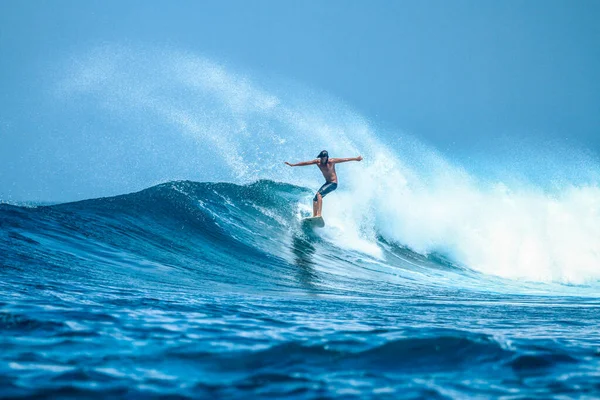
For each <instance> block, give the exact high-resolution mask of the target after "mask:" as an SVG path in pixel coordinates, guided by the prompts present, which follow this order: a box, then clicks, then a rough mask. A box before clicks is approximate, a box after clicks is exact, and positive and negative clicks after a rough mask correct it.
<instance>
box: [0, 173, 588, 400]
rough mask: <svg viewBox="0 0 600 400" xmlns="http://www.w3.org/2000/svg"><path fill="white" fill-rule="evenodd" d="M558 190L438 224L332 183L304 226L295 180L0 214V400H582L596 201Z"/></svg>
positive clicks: (182, 185)
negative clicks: (316, 224)
mask: <svg viewBox="0 0 600 400" xmlns="http://www.w3.org/2000/svg"><path fill="white" fill-rule="evenodd" d="M339 168H340V170H341V168H343V167H342V166H340V167H339ZM342 182H343V181H342ZM315 184H316V183H315ZM409 186H410V185H409ZM572 190H573V191H572V192H569V193H567V194H564V196H563V197H560V198H559V197H557V196H554V197H549V198H548V200H547V202H546V203H540V202H539V201H537V200H536V199H539V197H536V196H537V195H535V194H531V193H527V196H522V195H515V194H514V193H513V194H510V193H507V192H506V191H503V192H501V193H500V194H498V192H497V191H495V192H493V193H496V194H495V196H496V197H493V196H491V197H490V196H488V197H486V200H485V201H481V202H477V201H475V200H473V199H474V197H476V196H474V195H473V196H470V199H471V200H472V201H471V203H469V210H472V209H473V207H475V208H478V209H476V210H472V212H473V214H471V217H472V219H471V220H461V218H458V219H455V220H452V221H450V220H449V219H448V217H447V218H446V219H443V218H441V215H442V214H439V213H438V214H436V208H435V207H428V206H427V199H425V198H421V200H420V201H418V202H415V201H413V202H411V210H404V207H406V206H408V205H406V204H403V203H402V199H401V198H400V197H396V198H395V200H394V202H393V203H380V204H379V207H378V208H377V210H378V211H373V212H364V207H367V209H368V206H367V205H365V204H367V203H368V204H372V203H373V202H372V201H371V202H370V203H369V202H367V203H364V204H363V203H361V201H363V200H364V201H366V200H365V199H368V198H370V199H371V200H372V199H373V197H369V196H375V198H380V197H381V195H380V194H378V192H377V190H375V189H374V190H371V191H370V192H372V195H371V194H368V193H367V192H359V193H361V194H360V195H358V196H357V195H351V192H350V191H349V189H348V188H344V186H343V185H340V189H338V191H336V192H334V193H332V194H330V195H329V196H328V197H327V198H326V199H325V200H324V203H325V208H324V214H323V215H324V217H325V221H326V224H327V225H326V226H325V227H324V228H323V229H315V230H312V229H306V228H303V226H302V224H301V222H300V221H301V218H302V217H304V216H307V215H308V213H309V211H308V210H309V209H310V201H311V198H312V196H313V194H314V191H313V188H307V187H304V186H301V185H293V184H289V183H283V182H276V181H273V180H258V181H255V182H252V183H248V184H241V185H240V184H233V183H226V182H220V183H218V182H217V183H215V182H213V183H199V182H192V181H172V182H166V183H163V184H160V185H157V186H153V187H149V188H147V189H145V190H142V191H139V192H135V193H130V194H124V195H120V196H115V197H105V198H97V199H90V200H84V201H78V202H70V203H63V204H54V205H41V206H40V205H38V206H35V205H28V206H24V205H11V204H2V205H0V332H1V334H0V348H1V349H2V351H1V352H0V397H1V398H6V399H8V398H14V399H29V398H31V399H33V398H35V399H44V398H48V399H57V398H65V399H67V398H69V399H71V398H72V399H82V398H90V399H91V398H110V399H119V398H122V399H137V398H172V399H187V398H284V397H285V398H295V399H317V398H318V399H352V398H356V399H369V398H372V399H388V398H389V399H392V398H393V399H396V398H406V399H471V398H473V399H475V398H476V399H482V398H505V399H521V398H522V399H533V398H540V399H547V398H563V399H567V398H589V399H592V398H598V397H600V373H599V371H600V352H599V348H598V343H600V342H599V340H600V337H599V327H600V317H599V315H600V314H599V311H600V310H599V307H600V301H599V300H600V297H599V296H598V288H599V286H598V284H597V282H598V275H600V273H599V272H597V271H596V270H597V268H598V262H597V260H598V257H599V256H598V254H599V253H597V252H596V253H595V252H594V251H596V250H597V248H598V247H597V246H598V243H597V239H598V236H595V237H594V236H593V232H594V229H597V228H596V225H595V224H593V223H591V222H593V217H594V215H595V216H597V215H598V212H599V211H598V210H599V208H598V203H597V200H595V199H596V197H594V196H591V195H590V190H592V191H593V188H592V189H588V190H587V191H584V192H581V190H579V189H576V188H574V189H572ZM418 192H419V191H418V189H415V188H414V187H412V188H410V190H409V189H407V188H405V191H404V192H403V193H401V194H397V196H402V198H404V199H406V198H410V197H411V196H414V195H415V193H418ZM365 193H366V194H365ZM479 193H480V196H483V195H482V194H481V192H479ZM593 193H595V192H592V194H593ZM463 194H464V191H463ZM574 199H575V200H574ZM577 199H579V200H577ZM586 199H587V200H586ZM590 199H592V200H590ZM437 200H438V201H439V202H440V203H444V201H446V203H445V204H446V207H450V210H455V209H456V207H458V206H457V205H454V206H453V205H452V201H453V199H452V198H451V196H450V197H445V198H438V199H437ZM586 201H587V202H588V203H586V204H588V206H587V208H586V207H572V208H568V207H567V205H568V204H571V202H575V203H576V204H581V202H584V203H585V202H586ZM590 201H592V203H590ZM593 201H595V203H594V202H593ZM531 202H533V203H535V204H536V206H535V207H530V206H529V204H530V203H531ZM536 202H537V203H536ZM490 203H492V205H494V206H495V207H496V208H497V209H498V214H497V215H494V216H493V219H484V220H483V222H482V221H479V222H477V220H476V219H475V216H478V215H479V216H481V215H484V214H485V212H484V211H485V210H486V209H485V205H490ZM344 204H346V206H344ZM348 204H351V206H348ZM386 204H387V207H386ZM419 204H422V205H423V209H419V208H418V205H419ZM523 204H525V205H524V206H523ZM590 204H591V205H590ZM490 206H491V205H490ZM523 207H524V208H525V210H526V212H525V213H523V214H520V213H519V211H518V210H519V209H522V208H523ZM594 207H595V208H594ZM357 210H359V211H360V212H359V211H357ZM425 210H427V214H429V215H425V214H426V213H425ZM582 210H583V211H582ZM353 213H354V214H353ZM536 213H537V214H536ZM580 213H584V214H585V215H586V220H584V219H577V218H576V216H578V215H580ZM586 213H595V214H586ZM356 215H360V216H361V217H360V218H358V217H356ZM413 215H415V216H416V217H415V218H416V219H412V217H410V218H409V216H413ZM443 215H446V216H448V215H453V214H452V213H451V212H449V211H448V208H446V211H445V213H443ZM459 215H462V214H459ZM521 215H523V216H521ZM536 215H538V216H539V217H540V218H542V217H544V218H542V219H541V220H542V221H543V226H541V227H540V226H537V225H535V224H533V225H532V223H531V221H532V219H533V218H535V216H536ZM526 217H527V218H530V219H529V220H526V221H529V223H526V222H523V221H524V219H525V218H526ZM490 218H492V217H490ZM590 219H591V220H590ZM400 221H401V222H402V225H399V224H400ZM419 221H420V222H419ZM515 221H517V222H515ZM536 221H537V220H536ZM586 221H587V222H589V223H590V224H589V226H588V228H587V229H591V231H589V232H591V233H590V235H592V236H589V235H588V237H587V240H588V242H585V243H587V245H586V244H585V243H583V244H582V243H580V242H578V243H574V244H573V243H571V242H569V238H572V239H573V238H578V237H579V236H578V234H579V233H581V232H580V231H581V229H584V228H581V229H580V230H573V229H575V228H572V230H571V231H569V230H568V229H569V227H585V226H586V225H585V224H586ZM419 223H421V226H418V224H419ZM553 224H554V225H553ZM553 226H562V227H563V228H562V234H563V235H565V236H558V237H552V235H553V234H554V232H555V231H554V230H553V229H552V227H553ZM451 227H454V229H450V228H451ZM508 227H510V228H511V229H512V230H513V231H512V232H513V235H512V236H511V235H508V236H506V237H505V236H503V235H504V231H505V228H506V229H508ZM519 227H520V228H519ZM527 227H529V228H530V229H526V228H527ZM486 229H489V231H488V230H486ZM532 230H533V232H537V231H538V230H543V232H545V236H543V235H538V236H532V233H531V232H532ZM565 231H566V232H565ZM589 232H588V233H589ZM584 233H585V232H584ZM559 234H560V232H558V233H556V235H559ZM515 237H516V238H515ZM582 237H583V239H585V235H583V234H582ZM563 238H564V240H563ZM513 239H514V241H515V242H514V243H513V242H512V240H513ZM556 240H558V241H556ZM561 240H563V241H562V242H561ZM484 242H485V243H484ZM561 243H562V244H563V246H562V247H561ZM550 244H552V245H550ZM554 244H556V245H554ZM581 246H583V247H581ZM585 246H587V247H585ZM594 246H595V247H594ZM569 251H572V253H571V254H569ZM586 251H587V252H586Z"/></svg>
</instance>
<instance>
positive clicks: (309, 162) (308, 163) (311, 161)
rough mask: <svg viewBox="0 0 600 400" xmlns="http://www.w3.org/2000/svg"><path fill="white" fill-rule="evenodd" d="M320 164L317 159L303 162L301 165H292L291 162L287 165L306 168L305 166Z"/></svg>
mask: <svg viewBox="0 0 600 400" xmlns="http://www.w3.org/2000/svg"><path fill="white" fill-rule="evenodd" d="M318 162H319V160H318V159H316V160H310V161H302V162H299V163H296V164H290V163H289V162H287V161H286V162H285V164H286V165H289V166H290V167H304V166H305V165H313V164H316V163H318Z"/></svg>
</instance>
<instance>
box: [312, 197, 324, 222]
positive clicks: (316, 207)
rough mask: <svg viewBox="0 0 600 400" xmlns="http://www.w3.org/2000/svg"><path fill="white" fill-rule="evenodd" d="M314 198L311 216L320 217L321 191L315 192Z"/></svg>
mask: <svg viewBox="0 0 600 400" xmlns="http://www.w3.org/2000/svg"><path fill="white" fill-rule="evenodd" d="M315 199H316V200H315ZM315 199H313V217H320V216H321V208H323V196H321V193H319V192H317V194H316V195H315Z"/></svg>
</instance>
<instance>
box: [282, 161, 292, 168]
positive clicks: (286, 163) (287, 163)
mask: <svg viewBox="0 0 600 400" xmlns="http://www.w3.org/2000/svg"><path fill="white" fill-rule="evenodd" d="M284 164H285V165H289V166H290V167H293V165H292V164H290V163H289V162H287V161H285V162H284Z"/></svg>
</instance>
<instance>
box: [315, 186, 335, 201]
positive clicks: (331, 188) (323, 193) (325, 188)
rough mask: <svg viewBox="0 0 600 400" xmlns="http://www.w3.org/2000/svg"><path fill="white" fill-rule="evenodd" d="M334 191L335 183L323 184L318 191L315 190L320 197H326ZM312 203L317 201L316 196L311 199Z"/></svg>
mask: <svg viewBox="0 0 600 400" xmlns="http://www.w3.org/2000/svg"><path fill="white" fill-rule="evenodd" d="M335 189H337V183H335V182H325V184H324V185H323V186H321V188H320V189H319V190H317V193H321V197H325V196H327V194H328V193H331V192H333V191H334V190H335ZM313 201H317V195H316V194H315V198H314V199H313Z"/></svg>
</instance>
